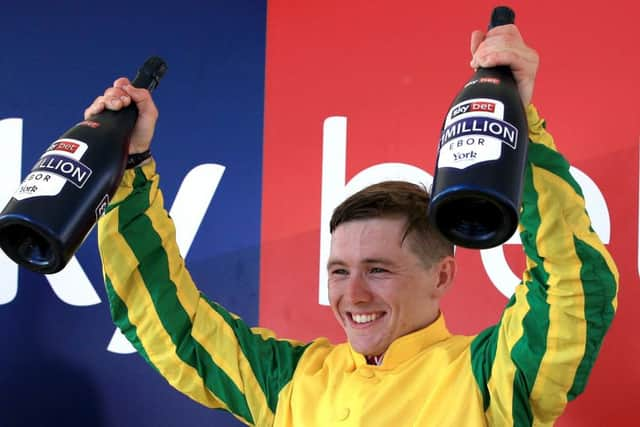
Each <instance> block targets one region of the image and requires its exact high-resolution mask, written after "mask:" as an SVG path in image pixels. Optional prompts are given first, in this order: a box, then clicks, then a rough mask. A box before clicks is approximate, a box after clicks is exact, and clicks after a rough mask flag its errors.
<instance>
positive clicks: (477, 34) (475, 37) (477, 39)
mask: <svg viewBox="0 0 640 427" xmlns="http://www.w3.org/2000/svg"><path fill="white" fill-rule="evenodd" d="M484 36H485V35H484V32H482V31H480V30H475V31H473V32H472V33H471V40H470V45H469V48H470V50H471V62H470V65H471V68H473V69H476V68H478V65H477V63H476V60H475V54H476V51H477V50H478V46H480V43H482V40H483V39H484Z"/></svg>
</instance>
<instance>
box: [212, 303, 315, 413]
mask: <svg viewBox="0 0 640 427" xmlns="http://www.w3.org/2000/svg"><path fill="white" fill-rule="evenodd" d="M208 302H209V304H210V305H211V307H212V308H213V309H214V310H215V311H216V312H217V313H218V314H220V316H221V317H222V318H223V319H224V321H225V322H226V323H227V324H228V325H229V326H230V327H231V329H233V331H234V333H235V336H236V338H237V339H238V343H239V345H240V348H241V350H242V353H243V354H244V356H245V357H246V358H247V360H248V362H249V364H250V366H251V370H252V371H253V372H254V375H255V376H256V379H257V380H258V383H259V384H260V387H261V388H262V392H263V393H264V394H265V396H266V397H267V403H268V405H269V408H270V409H271V411H272V412H274V413H275V412H276V406H277V405H278V394H279V393H280V390H282V388H283V387H284V386H285V385H286V384H287V383H288V382H289V381H290V380H291V378H292V377H293V372H294V371H295V368H296V366H297V364H298V361H299V360H300V357H301V356H302V354H303V353H304V351H305V350H306V349H307V347H308V346H309V344H307V345H294V344H292V343H291V342H289V341H284V340H276V339H274V338H267V339H266V340H265V339H264V338H263V337H262V336H260V335H258V334H255V333H253V332H252V331H251V329H250V328H249V327H247V325H246V324H245V323H244V322H243V321H242V320H240V319H237V318H234V317H233V316H232V315H231V314H230V313H229V312H228V311H227V310H225V309H224V308H223V307H222V306H220V305H219V304H217V303H215V302H211V301H208Z"/></svg>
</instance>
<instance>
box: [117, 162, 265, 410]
mask: <svg viewBox="0 0 640 427" xmlns="http://www.w3.org/2000/svg"><path fill="white" fill-rule="evenodd" d="M134 188H136V190H134V192H135V193H137V194H134V195H133V196H132V197H130V198H129V201H128V202H127V203H126V204H122V205H121V206H120V232H121V234H122V236H123V238H124V239H125V240H126V242H127V244H128V245H129V247H130V248H131V250H132V251H133V253H134V254H135V256H136V258H137V259H138V260H139V262H140V265H139V267H138V269H139V272H140V275H141V277H142V280H143V281H144V284H145V286H146V288H147V290H148V292H149V294H150V296H151V299H152V301H153V304H154V307H155V310H156V311H157V312H158V313H161V314H160V315H159V318H160V320H161V322H162V325H163V328H164V329H165V330H166V331H167V334H168V335H169V336H170V337H171V341H172V342H173V344H174V345H175V347H176V354H177V355H178V357H179V358H180V359H181V360H182V361H184V362H185V363H186V364H188V365H189V366H191V367H193V368H194V369H196V370H197V372H198V374H199V375H200V377H201V378H202V379H203V381H204V384H205V385H206V386H207V388H209V390H211V391H212V392H213V393H214V394H215V395H216V396H217V397H218V398H219V399H220V400H221V401H222V402H224V404H225V405H226V406H227V407H228V408H229V410H230V411H231V412H233V413H234V414H236V415H237V416H239V417H241V418H243V419H244V420H246V421H247V422H248V423H253V417H252V415H251V412H250V410H249V407H248V405H247V402H246V399H245V397H244V395H243V393H242V391H241V390H239V389H238V387H237V386H236V385H235V384H234V382H233V381H232V380H231V379H230V378H229V377H228V375H227V374H226V373H225V372H224V371H223V370H221V369H220V368H219V367H218V366H217V365H216V364H215V363H214V362H213V359H212V358H211V356H210V355H209V354H208V353H207V352H206V351H205V350H204V348H202V346H201V345H200V344H199V343H197V342H196V341H195V340H194V339H193V338H192V337H191V333H190V331H191V328H192V324H191V319H190V318H189V315H188V313H187V312H186V311H185V310H184V308H183V307H182V305H181V304H180V301H179V300H178V297H177V290H176V285H175V283H173V282H172V280H171V278H170V271H169V261H168V256H167V253H166V252H165V250H164V248H162V240H161V238H160V236H159V235H158V233H157V231H156V230H155V229H154V228H153V225H152V223H151V221H150V219H149V218H148V217H147V216H143V215H140V212H144V211H146V209H147V208H148V206H149V191H150V188H151V182H150V181H146V178H145V177H144V174H143V173H142V170H141V169H137V170H136V180H135V181H134ZM134 217H136V220H135V222H136V223H135V227H131V226H128V227H124V225H125V224H128V223H129V221H130V220H131V218H134Z"/></svg>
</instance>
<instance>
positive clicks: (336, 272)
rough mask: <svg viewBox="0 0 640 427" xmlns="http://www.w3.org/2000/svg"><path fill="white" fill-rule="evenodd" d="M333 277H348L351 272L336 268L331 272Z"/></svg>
mask: <svg viewBox="0 0 640 427" xmlns="http://www.w3.org/2000/svg"><path fill="white" fill-rule="evenodd" d="M330 274H331V275H332V276H347V275H348V274H349V272H348V271H347V270H346V269H344V268H336V269H333V270H331V271H330Z"/></svg>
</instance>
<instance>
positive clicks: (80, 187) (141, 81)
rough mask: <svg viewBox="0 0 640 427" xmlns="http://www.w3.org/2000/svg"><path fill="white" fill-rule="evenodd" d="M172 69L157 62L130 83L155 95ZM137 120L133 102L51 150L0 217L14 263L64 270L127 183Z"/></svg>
mask: <svg viewBox="0 0 640 427" xmlns="http://www.w3.org/2000/svg"><path fill="white" fill-rule="evenodd" d="M166 69H167V66H166V64H165V62H164V61H163V60H162V59H161V58H158V57H151V58H149V59H147V61H146V62H145V63H144V64H143V65H142V67H141V68H140V69H139V70H138V74H137V75H136V78H135V79H134V81H133V82H132V85H133V86H135V87H138V88H146V89H148V90H150V91H151V90H153V89H154V88H155V87H156V86H157V85H158V82H159V80H160V78H161V77H162V76H163V75H164V73H165V71H166ZM137 117H138V109H137V107H136V106H135V104H134V103H133V102H132V103H131V105H129V106H128V107H126V108H123V109H122V110H120V111H110V110H104V111H102V112H101V113H99V114H96V115H94V116H93V117H90V118H89V119H88V120H83V121H81V122H80V123H78V124H76V125H75V126H73V127H72V128H70V129H69V130H68V131H66V132H65V133H64V134H63V135H62V136H61V137H60V138H58V139H57V140H56V141H54V142H53V143H52V144H51V145H50V146H49V147H48V148H47V150H46V151H45V152H44V153H43V154H42V156H41V157H40V158H39V159H38V161H37V162H36V163H35V165H34V166H33V168H32V169H31V172H29V174H28V175H27V176H26V178H25V179H24V180H23V181H22V183H21V184H20V186H19V187H18V189H17V190H16V192H15V193H14V194H13V197H12V198H11V199H10V200H9V203H8V204H7V206H6V207H5V208H4V210H3V211H2V212H1V213H0V247H1V248H2V250H3V251H4V252H5V253H6V254H7V255H8V256H9V258H11V259H12V260H13V261H15V262H16V263H18V264H20V265H22V266H24V267H26V268H28V269H30V270H32V271H36V272H40V273H44V274H50V273H56V272H58V271H60V270H62V268H64V266H65V265H66V264H67V262H68V261H69V259H70V258H71V257H72V256H73V254H74V253H75V252H76V250H77V249H78V248H79V247H80V245H81V244H82V242H83V241H84V239H85V238H86V237H87V235H88V234H89V232H90V231H91V229H92V228H93V226H94V225H95V223H96V222H97V220H98V218H99V217H100V216H101V215H102V214H103V213H104V210H105V208H106V206H107V204H108V203H109V199H110V198H111V197H112V196H113V194H114V192H115V190H116V189H117V186H118V184H119V182H120V180H121V179H122V174H123V173H124V170H125V167H126V162H127V156H128V150H129V136H130V134H131V131H132V130H133V127H134V125H135V123H136V120H137Z"/></svg>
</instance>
